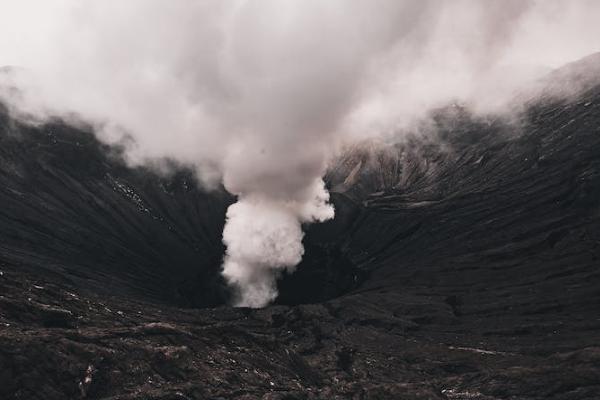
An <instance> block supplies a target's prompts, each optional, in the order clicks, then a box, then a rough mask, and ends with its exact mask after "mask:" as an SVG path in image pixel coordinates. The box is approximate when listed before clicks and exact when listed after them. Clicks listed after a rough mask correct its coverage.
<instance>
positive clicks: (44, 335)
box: [0, 84, 600, 400]
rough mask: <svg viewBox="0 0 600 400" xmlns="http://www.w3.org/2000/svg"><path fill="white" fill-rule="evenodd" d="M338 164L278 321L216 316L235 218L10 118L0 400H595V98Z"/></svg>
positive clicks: (220, 194) (238, 313)
mask: <svg viewBox="0 0 600 400" xmlns="http://www.w3.org/2000/svg"><path fill="white" fill-rule="evenodd" d="M434 122H435V134H434V135H433V136H431V135H429V136H422V135H421V136H413V137H410V138H409V139H407V140H405V141H402V142H400V143H397V144H395V145H393V146H391V147H387V148H386V149H385V151H382V150H377V149H375V150H374V151H366V150H364V148H361V149H354V150H353V151H349V152H348V153H347V154H346V155H345V156H344V157H342V158H341V159H340V160H339V163H338V164H337V165H336V166H334V168H332V170H331V171H330V172H329V174H328V176H327V181H328V185H329V186H330V188H331V189H332V191H333V194H332V199H333V201H334V203H335V206H336V209H337V216H336V219H335V220H333V221H331V222H328V223H325V224H322V225H314V226H310V227H307V236H306V238H305V245H306V249H307V253H306V256H305V259H304V261H303V262H302V264H301V265H300V267H299V269H298V271H297V272H296V273H295V274H294V275H291V276H285V277H282V280H281V281H280V285H279V288H280V291H281V296H280V298H279V299H278V304H276V305H273V306H270V307H267V308H265V309H261V310H252V309H239V308H238V309H236V308H231V307H228V306H227V300H228V298H229V293H228V290H227V288H226V286H225V285H224V283H223V281H222V279H221V278H220V276H219V266H220V261H221V257H222V254H223V250H224V249H223V246H222V244H221V241H220V235H221V229H222V226H223V220H224V214H225V210H226V208H227V206H228V205H229V204H231V202H232V201H233V200H234V199H233V198H232V197H231V196H230V195H228V194H226V193H225V192H224V191H222V190H219V189H216V190H213V191H209V192H207V191H206V190H203V189H201V188H199V187H198V185H197V184H196V183H195V182H196V181H195V179H194V177H193V174H192V173H191V172H189V171H188V170H187V169H186V168H185V167H179V168H178V169H177V170H178V171H179V172H176V173H173V174H171V175H169V176H158V175H157V174H155V173H153V172H152V171H149V170H147V169H144V168H137V169H134V168H128V167H126V166H125V165H124V164H123V162H122V161H120V156H119V154H120V151H121V150H120V149H118V148H109V147H107V146H105V145H102V144H100V143H99V142H98V141H97V140H96V139H95V138H94V136H93V135H92V134H91V133H90V132H89V131H88V130H86V129H85V128H81V127H80V128H77V129H76V128H72V127H69V126H68V125H67V124H65V123H63V122H61V121H58V120H57V121H55V122H54V123H48V124H45V125H43V126H30V125H26V124H23V123H20V122H17V121H16V120H15V119H13V118H11V117H10V116H9V115H8V113H7V111H3V112H2V115H1V116H0V130H1V132H0V142H1V143H0V232H1V236H0V398H2V399H40V400H41V399H43V400H52V399H77V398H89V399H163V400H166V399H219V398H221V399H254V398H263V399H449V400H452V399H478V400H494V399H557V400H558V399H596V398H600V268H599V267H600V261H599V257H600V86H594V85H591V84H590V85H588V86H587V87H586V88H585V90H583V91H582V92H581V93H579V94H578V95H577V96H574V97H570V98H568V99H562V100H560V99H557V98H551V97H545V98H541V99H538V100H536V101H535V102H530V103H529V105H528V108H527V109H526V110H525V111H524V112H523V113H522V114H519V118H518V119H517V120H512V121H510V122H507V121H505V120H502V119H492V118H485V119H484V118H474V117H472V116H471V115H469V113H468V112H467V111H466V110H464V109H462V108H460V107H458V106H456V107H451V108H448V109H444V110H440V111H439V113H438V114H437V115H436V116H435V118H434Z"/></svg>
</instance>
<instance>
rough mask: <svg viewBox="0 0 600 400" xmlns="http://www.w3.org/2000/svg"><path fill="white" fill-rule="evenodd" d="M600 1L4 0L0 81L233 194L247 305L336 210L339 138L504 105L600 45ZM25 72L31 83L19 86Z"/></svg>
mask: <svg viewBox="0 0 600 400" xmlns="http://www.w3.org/2000/svg"><path fill="white" fill-rule="evenodd" d="M599 12H600V3H598V2H596V1H593V0H580V1H578V0H574V1H573V0H564V1H553V0H544V1H521V0H517V1H511V0H501V1H500V0H499V1H486V2H481V1H466V0H463V1H461V0H457V1H453V2H447V1H441V0H430V1H422V0H414V1H400V0H354V1H350V2H349V1H342V0H331V1H318V0H261V1H227V0H222V1H192V0H171V1H162V0H128V1H102V2H100V1H96V2H91V1H90V2H84V1H81V0H45V1H43V2H39V1H34V0H12V1H11V0H5V1H3V2H2V4H1V5H0V65H17V66H21V67H23V68H18V69H13V70H12V72H11V73H4V74H2V76H3V81H2V88H3V89H2V96H3V98H4V100H5V101H7V102H10V104H11V105H12V106H13V109H14V110H16V111H17V112H18V113H20V115H21V116H24V115H27V116H28V117H33V118H35V119H43V118H45V117H46V116H50V115H59V116H62V117H63V118H68V119H74V118H75V119H81V120H85V121H88V122H91V123H93V124H94V126H95V128H96V130H97V132H98V135H99V137H100V138H101V139H102V140H104V141H107V142H109V143H114V142H121V141H122V140H123V137H124V136H125V135H127V136H128V137H130V138H132V139H133V140H132V141H130V142H128V143H130V145H129V147H128V149H127V153H126V156H127V159H128V161H129V162H130V163H132V164H140V163H145V162H147V161H149V160H155V159H158V158H164V157H169V158H173V159H175V160H177V161H178V162H180V163H183V164H187V165H191V166H193V167H194V168H195V169H196V171H197V174H198V177H199V179H200V180H201V181H202V182H203V183H205V184H207V185H215V184H216V183H218V182H222V183H223V184H224V186H225V188H226V189H227V190H228V191H230V192H231V193H233V194H235V195H237V196H238V202H237V203H236V204H234V205H232V206H231V207H230V209H229V210H228V212H227V223H226V226H225V230H224V232H223V240H224V243H225V244H226V245H227V254H226V256H225V259H224V264H223V274H224V276H225V277H226V278H227V280H228V281H229V282H230V283H231V285H232V286H233V287H235V288H236V290H237V292H238V298H237V300H236V304H237V305H245V306H252V307H260V306H264V305H265V304H267V303H268V302H269V301H271V300H273V299H274V298H275V296H276V295H277V291H276V285H275V283H276V279H277V276H278V273H279V271H282V270H288V271H291V270H293V268H294V267H295V265H297V264H298V262H299V261H300V259H301V257H302V254H303V248H302V229H301V224H303V223H309V222H316V221H324V220H327V219H330V218H332V217H333V208H332V206H331V205H329V204H328V194H327V192H326V190H325V188H324V184H323V181H322V179H321V177H322V176H323V173H324V171H325V169H326V168H327V161H328V159H330V157H331V156H332V154H333V153H334V152H335V151H336V149H337V148H338V146H339V145H340V144H341V143H342V142H344V141H349V140H354V139H355V138H357V137H359V138H363V137H364V136H365V135H372V134H380V133H381V132H389V131H395V130H397V129H398V128H399V127H401V126H402V125H405V124H407V123H408V122H410V121H413V120H415V119H418V118H421V117H423V116H425V115H426V114H427V112H428V111H429V110H430V109H431V108H433V107H437V106H440V105H443V104H444V103H445V102H448V101H450V100H455V99H459V100H461V101H464V102H465V103H467V104H469V105H470V106H471V107H472V108H473V109H474V110H475V111H481V112H490V111H493V112H498V111H502V110H503V109H505V108H506V107H507V104H509V102H510V100H511V99H512V94H513V92H514V90H516V89H517V88H520V87H521V86H522V85H523V84H524V83H525V82H528V81H529V80H530V79H531V78H532V77H536V76H539V75H540V71H545V70H547V69H549V68H552V67H556V66H558V65H561V64H562V63H565V62H567V61H571V60H574V59H576V58H579V57H581V56H584V55H586V54H588V53H591V52H593V51H596V50H598V49H600V28H599V27H598V24H597V21H596V20H597V16H598V15H600V14H599ZM12 87H18V88H19V91H18V92H15V91H14V90H11V89H10V88H12Z"/></svg>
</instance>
